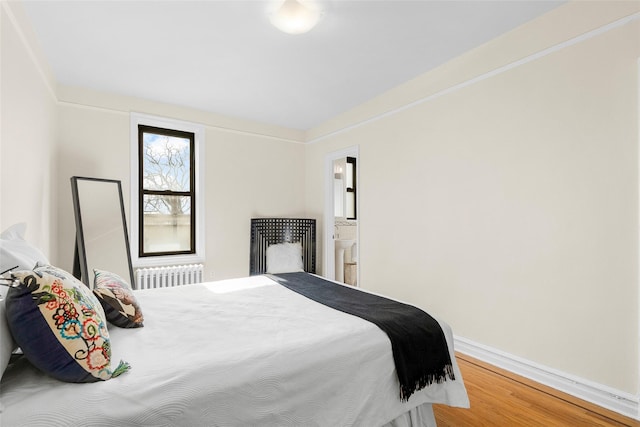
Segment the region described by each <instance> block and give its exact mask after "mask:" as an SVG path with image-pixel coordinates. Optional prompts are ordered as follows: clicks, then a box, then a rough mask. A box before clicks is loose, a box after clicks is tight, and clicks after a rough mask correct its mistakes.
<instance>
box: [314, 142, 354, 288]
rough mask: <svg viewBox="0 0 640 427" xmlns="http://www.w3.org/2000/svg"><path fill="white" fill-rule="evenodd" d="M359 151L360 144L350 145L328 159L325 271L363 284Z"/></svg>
mask: <svg viewBox="0 0 640 427" xmlns="http://www.w3.org/2000/svg"><path fill="white" fill-rule="evenodd" d="M358 154H359V150H358V146H353V147H348V148H345V149H343V150H339V151H334V152H331V153H328V154H327V155H326V156H325V162H324V177H325V201H324V219H325V220H324V239H323V240H324V257H323V258H324V262H323V264H324V275H325V277H326V278H328V279H332V280H336V281H339V282H348V284H352V285H354V286H360V262H359V259H360V257H359V252H360V247H359V240H360V239H359V228H360V227H359V225H358V224H359V217H360V209H359V208H360V204H359V192H358V191H357V187H356V185H358V186H359V184H360V176H359V170H360V163H359V160H358ZM349 173H350V174H351V175H349ZM341 261H342V262H341ZM338 276H340V277H338Z"/></svg>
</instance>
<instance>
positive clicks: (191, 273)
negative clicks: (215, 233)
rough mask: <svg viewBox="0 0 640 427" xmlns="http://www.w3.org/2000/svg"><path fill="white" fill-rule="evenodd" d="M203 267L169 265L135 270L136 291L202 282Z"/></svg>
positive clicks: (195, 265)
mask: <svg viewBox="0 0 640 427" xmlns="http://www.w3.org/2000/svg"><path fill="white" fill-rule="evenodd" d="M203 270H204V265H202V264H188V265H171V266H165V267H150V268H139V269H137V270H136V284H137V285H138V289H154V288H170V287H172V286H181V285H189V284H191V283H200V282H202V274H203Z"/></svg>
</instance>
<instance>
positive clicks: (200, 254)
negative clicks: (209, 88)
mask: <svg viewBox="0 0 640 427" xmlns="http://www.w3.org/2000/svg"><path fill="white" fill-rule="evenodd" d="M131 133H132V135H131V139H132V141H131V145H132V150H131V151H132V175H131V176H132V185H131V193H132V194H131V212H132V215H131V220H130V223H131V239H130V241H131V246H132V248H131V249H132V250H131V255H132V261H133V263H134V266H137V267H140V266H150V265H158V264H175V263H187V262H203V261H204V242H202V240H204V230H203V226H204V221H203V215H204V212H203V209H204V203H202V201H201V200H200V199H201V197H200V196H199V195H200V194H203V190H202V183H203V179H202V178H203V168H202V167H200V164H201V161H202V158H203V154H202V151H203V140H204V131H203V128H202V126H198V125H193V124H190V123H185V122H179V121H173V120H168V119H161V118H153V117H150V116H143V115H139V114H132V120H131ZM134 140H135V141H134Z"/></svg>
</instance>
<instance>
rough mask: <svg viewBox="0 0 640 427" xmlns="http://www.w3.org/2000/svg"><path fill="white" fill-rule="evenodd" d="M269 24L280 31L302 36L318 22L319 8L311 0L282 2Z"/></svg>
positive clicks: (287, 0)
mask: <svg viewBox="0 0 640 427" xmlns="http://www.w3.org/2000/svg"><path fill="white" fill-rule="evenodd" d="M270 19H271V23H272V24H273V25H274V26H275V27H276V28H278V29H279V30H280V31H284V32H285V33H289V34H302V33H306V32H307V31H309V30H311V29H312V28H313V27H315V25H316V24H317V23H318V21H319V20H320V8H319V7H318V5H317V4H316V2H315V1H312V0H284V2H282V4H281V5H280V7H278V8H277V9H276V10H275V12H274V13H272V14H271V16H270Z"/></svg>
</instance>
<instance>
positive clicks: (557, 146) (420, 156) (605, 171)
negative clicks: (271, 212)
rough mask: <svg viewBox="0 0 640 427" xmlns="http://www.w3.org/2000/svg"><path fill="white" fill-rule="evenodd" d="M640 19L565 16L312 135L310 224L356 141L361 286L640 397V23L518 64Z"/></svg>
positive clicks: (600, 9) (571, 10)
mask: <svg viewBox="0 0 640 427" xmlns="http://www.w3.org/2000/svg"><path fill="white" fill-rule="evenodd" d="M639 6H640V4H639V3H637V2H635V3H629V2H627V3H620V4H612V3H608V4H605V3H598V4H596V5H595V6H594V4H584V3H579V4H570V5H568V6H566V7H561V8H560V9H558V10H556V11H555V12H552V13H551V14H550V15H548V16H546V17H543V18H542V19H539V20H537V21H534V22H532V23H531V24H528V25H526V26H525V27H522V28H520V29H518V30H516V31H514V32H513V33H511V34H507V35H505V36H503V37H501V38H499V39H497V40H495V41H493V42H490V43H488V44H486V45H484V46H482V47H480V48H479V49H477V50H475V51H473V52H470V53H469V54H467V55H464V56H463V57H461V58H458V59H456V60H455V61H453V62H452V63H450V64H446V65H445V66H443V67H442V68H441V69H438V70H434V71H433V72H432V73H427V74H426V75H424V76H421V77H420V78H418V79H416V80H415V81H413V82H409V83H407V84H406V85H404V86H403V87H400V88H398V89H397V90H395V91H391V92H389V93H388V94H386V95H384V96H381V97H380V98H378V99H376V100H373V101H372V102H370V103H368V104H366V105H363V106H361V107H359V108H357V109H355V110H354V111H351V112H348V113H346V114H345V115H343V116H341V117H337V118H335V119H334V120H332V121H331V122H329V123H327V124H325V125H323V126H322V127H320V128H318V129H314V130H312V131H310V132H309V135H310V138H311V139H313V141H312V142H311V144H310V145H309V147H308V149H307V170H306V177H307V178H306V179H307V209H308V212H309V213H311V214H315V215H321V214H322V212H323V182H324V181H323V175H322V170H323V168H322V164H323V159H324V156H325V155H326V154H327V153H329V152H331V151H334V150H338V149H341V148H344V147H347V146H351V145H355V144H358V145H359V150H360V156H359V160H358V167H359V168H360V181H359V192H360V210H359V225H360V247H359V259H360V269H361V270H360V271H361V282H360V283H361V285H362V286H363V287H365V288H367V289H371V290H374V291H378V292H381V293H384V294H387V295H392V296H394V297H397V298H400V299H403V300H406V301H410V302H412V303H415V304H417V305H419V306H421V307H423V308H425V309H427V310H428V311H429V312H431V313H432V314H433V315H435V316H437V317H441V318H443V319H445V320H447V321H448V322H449V323H450V324H451V325H452V327H453V330H454V331H455V333H456V334H457V335H459V336H461V337H465V338H467V339H470V340H473V341H475V342H478V343H481V344H484V345H487V346H490V347H493V348H495V349H498V350H501V351H504V352H507V353H510V354H513V355H516V356H519V357H522V358H524V359H527V360H530V361H533V362H534V363H538V364H541V365H544V366H548V367H551V368H553V369H557V370H559V371H562V372H566V373H569V374H572V375H575V376H578V377H582V378H585V379H587V380H590V381H594V382H596V383H599V384H604V385H607V386H610V387H613V388H615V389H618V390H622V391H625V392H628V393H631V394H633V395H636V394H637V393H638V375H639V373H638V333H639V331H638V320H639V319H638V301H639V295H638V117H639V116H638V114H639V112H638V78H639V74H638V62H637V61H638V59H639V58H640V37H639V36H640V22H639V20H637V19H636V20H635V21H633V22H631V23H627V24H626V25H622V26H619V27H617V28H613V29H611V30H608V31H603V32H602V33H599V34H595V35H594V36H593V37H592V38H589V39H587V40H584V41H579V42H578V43H576V44H573V45H569V46H566V47H563V46H561V48H560V49H557V50H554V51H553V52H550V53H549V54H548V55H545V56H542V57H540V58H533V60H531V61H529V62H526V61H524V62H523V63H521V64H515V66H513V67H512V66H509V65H508V64H510V63H512V62H513V61H514V60H520V59H521V58H523V57H525V56H526V55H527V50H528V51H530V52H531V53H535V52H537V51H540V50H542V49H545V48H547V47H550V46H553V45H556V44H558V43H562V42H565V41H566V40H569V39H570V38H571V37H573V36H578V35H580V34H583V33H584V32H586V31H589V30H591V29H595V28H599V27H602V26H603V25H605V24H608V23H610V22H613V21H614V20H615V19H617V18H619V17H623V16H626V15H629V14H631V13H634V12H637V10H638V7H639ZM577 17H580V18H579V19H578V18H577ZM576 21H579V22H578V23H576ZM578 24H579V25H578ZM568 27H569V28H573V29H574V32H573V33H568V32H567V28H568ZM554 37H555V38H554ZM536 40H538V41H539V44H538V45H537V46H536V45H535V43H534V41H536ZM520 45H522V46H523V49H522V51H523V52H522V56H520V57H518V58H515V57H514V56H513V52H516V51H518V46H520ZM505 65H506V66H507V68H505V69H503V70H501V69H500V67H502V66H505ZM459 67H463V69H462V70H461V69H459ZM470 70H475V71H476V73H475V74H470V73H469V71H470ZM493 70H497V71H499V72H497V73H496V74H495V75H487V76H485V77H486V78H478V77H479V76H482V75H483V74H484V73H487V72H491V71H493ZM476 78H478V79H477V80H474V79H476ZM412 85H413V90H411V87H412ZM449 88H452V90H448V89H449ZM430 96H431V98H428V97H430ZM421 98H426V100H425V101H424V102H420V103H417V104H415V105H414V106H411V107H410V108H406V109H400V110H398V111H397V112H396V113H394V114H390V115H384V116H380V117H379V118H375V117H376V115H377V114H381V113H383V112H384V111H385V109H386V108H388V107H389V106H390V105H393V106H394V108H399V107H402V106H403V105H405V106H406V105H408V103H409V102H413V101H415V100H419V99H421ZM402 99H404V100H405V104H402V102H400V101H399V100H402ZM371 117H373V119H372V120H370V121H365V122H362V123H360V124H355V125H353V126H351V127H349V126H350V125H351V124H354V123H358V122H360V121H362V120H367V119H369V118H371ZM331 132H335V133H333V134H331ZM323 135H328V136H323Z"/></svg>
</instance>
